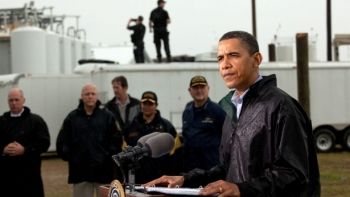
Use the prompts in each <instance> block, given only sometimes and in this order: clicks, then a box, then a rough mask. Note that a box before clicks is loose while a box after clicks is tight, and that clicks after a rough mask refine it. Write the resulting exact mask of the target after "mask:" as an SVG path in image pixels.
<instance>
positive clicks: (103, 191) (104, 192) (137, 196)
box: [99, 185, 167, 197]
mask: <svg viewBox="0 0 350 197" xmlns="http://www.w3.org/2000/svg"><path fill="white" fill-rule="evenodd" d="M109 188H110V186H109V185H103V186H100V187H99V197H108V194H109ZM166 196H167V195H164V194H146V193H142V192H132V193H130V192H128V191H126V192H125V197H166Z"/></svg>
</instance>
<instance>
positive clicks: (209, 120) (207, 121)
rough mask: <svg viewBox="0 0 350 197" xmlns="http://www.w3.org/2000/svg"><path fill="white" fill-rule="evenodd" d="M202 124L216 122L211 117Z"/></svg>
mask: <svg viewBox="0 0 350 197" xmlns="http://www.w3.org/2000/svg"><path fill="white" fill-rule="evenodd" d="M202 123H214V120H213V119H212V118H210V117H206V118H204V120H202Z"/></svg>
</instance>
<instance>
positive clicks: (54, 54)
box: [46, 32, 61, 74]
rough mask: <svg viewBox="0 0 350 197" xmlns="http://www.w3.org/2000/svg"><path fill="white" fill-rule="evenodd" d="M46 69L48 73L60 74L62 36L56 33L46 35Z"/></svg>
mask: <svg viewBox="0 0 350 197" xmlns="http://www.w3.org/2000/svg"><path fill="white" fill-rule="evenodd" d="M46 49H47V50H46V60H47V64H46V70H47V73H48V74H59V73H61V71H60V37H59V35H57V34H56V33H53V32H47V35H46Z"/></svg>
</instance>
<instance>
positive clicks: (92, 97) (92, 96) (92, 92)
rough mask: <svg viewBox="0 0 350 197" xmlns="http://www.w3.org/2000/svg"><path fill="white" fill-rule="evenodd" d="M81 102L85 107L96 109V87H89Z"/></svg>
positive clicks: (85, 90)
mask: <svg viewBox="0 0 350 197" xmlns="http://www.w3.org/2000/svg"><path fill="white" fill-rule="evenodd" d="M81 100H82V101H83V103H84V106H85V107H95V106H96V102H97V89H96V87H95V86H90V85H87V86H85V87H84V88H83V90H82V92H81Z"/></svg>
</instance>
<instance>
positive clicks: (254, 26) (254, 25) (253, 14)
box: [252, 0, 258, 39]
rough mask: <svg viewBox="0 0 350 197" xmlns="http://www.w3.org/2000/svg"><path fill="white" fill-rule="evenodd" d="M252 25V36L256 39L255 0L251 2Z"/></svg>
mask: <svg viewBox="0 0 350 197" xmlns="http://www.w3.org/2000/svg"><path fill="white" fill-rule="evenodd" d="M252 25H253V36H254V37H255V39H258V37H257V34H256V11H255V0H252Z"/></svg>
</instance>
